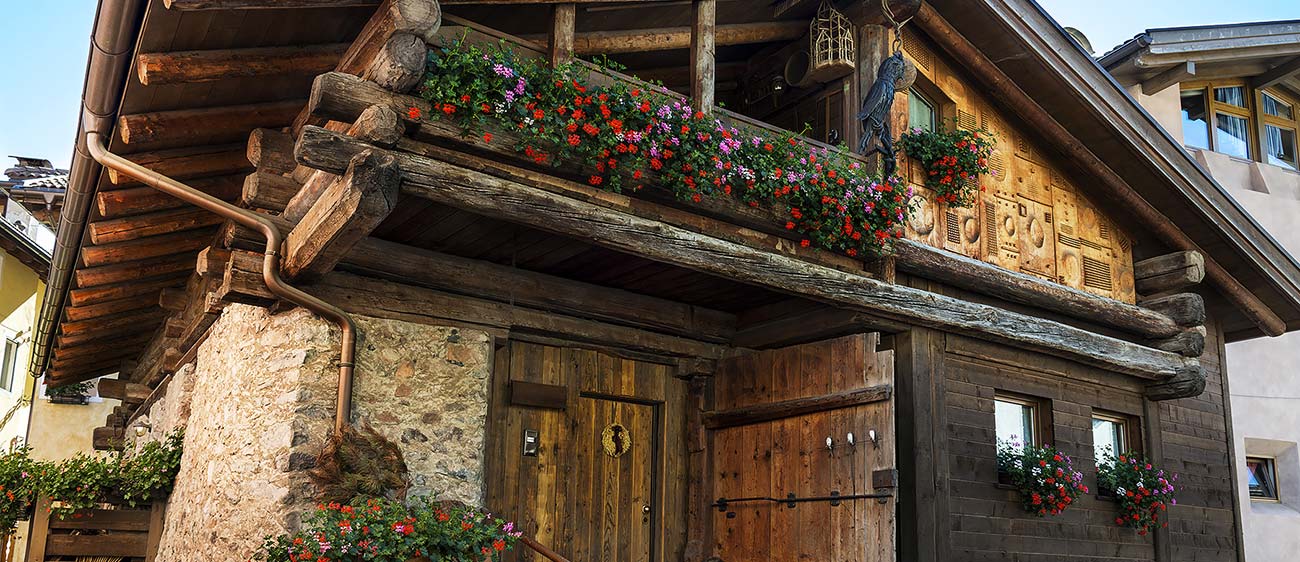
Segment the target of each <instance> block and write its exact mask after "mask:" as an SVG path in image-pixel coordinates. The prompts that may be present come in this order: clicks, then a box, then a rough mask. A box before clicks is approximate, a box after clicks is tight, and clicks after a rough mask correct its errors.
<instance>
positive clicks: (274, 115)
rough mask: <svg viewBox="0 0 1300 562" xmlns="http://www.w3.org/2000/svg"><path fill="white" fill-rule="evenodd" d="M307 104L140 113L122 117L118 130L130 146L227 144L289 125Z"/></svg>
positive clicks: (281, 102)
mask: <svg viewBox="0 0 1300 562" xmlns="http://www.w3.org/2000/svg"><path fill="white" fill-rule="evenodd" d="M303 104H304V102H303V101H302V100H294V101H277V102H271V103H253V104H244V105H228V106H224V107H209V108H204V109H179V110H175V111H158V112H153V113H136V114H133V115H123V116H122V117H120V118H119V119H118V122H117V129H118V134H119V136H121V138H122V142H124V143H127V144H146V143H168V144H173V145H174V144H175V143H176V142H177V141H184V140H188V139H190V138H191V137H193V136H195V135H200V136H202V137H203V138H206V139H209V142H219V143H225V142H232V141H237V140H243V139H246V138H248V132H249V131H251V130H253V129H256V128H258V127H281V126H284V125H288V124H290V123H292V122H293V118H294V116H296V115H298V112H299V111H300V110H301V109H302V106H303Z"/></svg>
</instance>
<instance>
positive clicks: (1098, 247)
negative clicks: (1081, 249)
mask: <svg viewBox="0 0 1300 562" xmlns="http://www.w3.org/2000/svg"><path fill="white" fill-rule="evenodd" d="M1083 245H1084V246H1087V247H1089V248H1091V249H1093V250H1097V251H1098V252H1105V251H1106V247H1105V246H1102V245H1101V244H1098V243H1096V242H1093V241H1092V240H1084V241H1083Z"/></svg>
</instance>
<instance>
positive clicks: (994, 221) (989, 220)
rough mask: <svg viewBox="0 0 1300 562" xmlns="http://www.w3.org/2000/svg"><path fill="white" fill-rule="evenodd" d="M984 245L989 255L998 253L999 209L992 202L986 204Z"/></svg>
mask: <svg viewBox="0 0 1300 562" xmlns="http://www.w3.org/2000/svg"><path fill="white" fill-rule="evenodd" d="M984 244H985V248H987V250H988V252H987V253H988V255H990V256H991V255H994V254H996V253H997V251H998V207H997V205H994V204H993V203H992V202H990V201H985V202H984Z"/></svg>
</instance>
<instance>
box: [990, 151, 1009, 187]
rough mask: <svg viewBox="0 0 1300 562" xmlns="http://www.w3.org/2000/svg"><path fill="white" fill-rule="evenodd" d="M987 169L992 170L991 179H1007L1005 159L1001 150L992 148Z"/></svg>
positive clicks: (997, 180) (1000, 180)
mask: <svg viewBox="0 0 1300 562" xmlns="http://www.w3.org/2000/svg"><path fill="white" fill-rule="evenodd" d="M989 171H991V172H993V173H992V174H991V175H992V176H993V181H996V182H999V183H1000V182H1003V181H1006V179H1007V159H1006V157H1005V156H1003V155H1002V151H1001V150H998V149H996V148H995V149H993V154H991V155H989Z"/></svg>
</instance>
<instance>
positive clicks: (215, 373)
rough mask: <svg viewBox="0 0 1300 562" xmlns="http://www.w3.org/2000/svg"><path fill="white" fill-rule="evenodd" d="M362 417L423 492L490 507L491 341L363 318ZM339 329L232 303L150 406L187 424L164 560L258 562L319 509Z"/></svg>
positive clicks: (157, 428) (157, 429)
mask: <svg viewBox="0 0 1300 562" xmlns="http://www.w3.org/2000/svg"><path fill="white" fill-rule="evenodd" d="M356 320H357V324H358V328H359V331H360V335H361V337H360V338H359V344H358V347H357V369H356V372H357V374H356V387H355V390H354V395H353V396H354V405H353V416H354V419H356V420H359V421H362V422H365V423H368V424H370V426H371V427H373V428H374V429H375V430H376V431H378V432H379V433H380V434H382V435H384V436H385V437H386V438H388V439H390V440H392V441H393V442H395V443H397V444H398V445H399V447H401V449H402V452H403V455H404V457H405V460H406V463H407V466H408V468H409V469H410V472H411V478H412V484H413V485H412V489H411V492H410V494H411V495H412V496H413V497H414V496H421V495H433V496H434V497H437V498H439V499H450V500H459V501H463V502H466V503H470V504H475V505H477V504H481V503H482V498H483V454H484V440H485V433H486V420H487V404H488V396H487V394H488V379H489V374H490V372H491V357H492V342H491V338H490V337H489V336H488V335H487V334H485V333H482V332H477V331H470V330H462V329H457V328H447V327H440V326H428V325H422V324H413V323H408V322H401V321H394V320H384V319H375V318H364V317H362V318H357V319H356ZM337 361H338V330H337V329H336V328H334V327H333V326H332V325H331V324H329V323H328V322H326V321H324V320H321V319H320V318H317V317H315V316H313V315H311V314H309V313H307V312H306V311H304V310H302V309H294V310H291V311H289V312H284V313H280V314H274V315H273V314H270V313H269V312H268V311H267V310H265V309H262V308H256V307H251V306H245V305H232V306H230V307H228V308H227V309H226V310H225V312H224V313H223V314H222V317H221V318H220V319H219V320H218V321H217V323H216V324H214V325H213V328H212V332H211V334H210V335H209V337H208V339H207V341H205V342H204V343H203V345H202V346H201V348H200V349H199V353H198V356H197V360H196V362H195V363H194V366H193V367H185V368H182V369H180V370H179V371H178V372H177V373H176V375H174V377H173V380H172V381H171V383H170V384H169V386H168V388H167V392H166V395H165V396H164V397H163V399H161V400H159V401H158V402H157V403H156V404H154V406H153V407H152V408H151V409H150V412H149V416H150V420H151V423H152V426H153V429H152V431H151V432H150V434H149V435H148V436H147V437H146V439H157V438H160V437H162V436H163V435H165V434H166V433H167V432H168V431H170V430H171V429H173V428H176V427H184V428H185V429H186V435H185V454H184V457H183V459H182V461H181V471H180V474H179V476H178V477H177V482H176V490H175V492H174V493H173V494H172V497H171V499H170V501H169V502H168V506H167V521H166V527H165V531H164V533H163V538H162V544H161V545H160V548H159V552H158V561H159V562H172V561H183V560H247V559H248V558H249V556H250V554H251V553H252V552H253V550H254V549H255V548H257V546H258V545H260V544H261V541H262V538H263V537H264V536H265V535H267V534H273V533H279V532H282V531H285V530H288V529H292V528H294V527H295V526H296V525H298V523H299V521H300V517H301V515H302V513H304V512H305V511H306V510H309V509H311V508H312V506H314V505H315V500H314V498H313V492H314V490H313V487H312V485H311V483H310V479H309V478H308V476H307V473H306V470H308V469H310V468H311V467H312V466H313V464H314V462H315V459H316V456H317V454H318V453H319V452H320V450H321V447H322V446H323V445H324V443H325V441H326V440H327V439H328V437H329V434H330V431H331V430H332V426H333V418H334V401H335V397H336V389H337V386H336V384H337V380H338V369H337V367H336V364H337V363H336V362H337Z"/></svg>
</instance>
